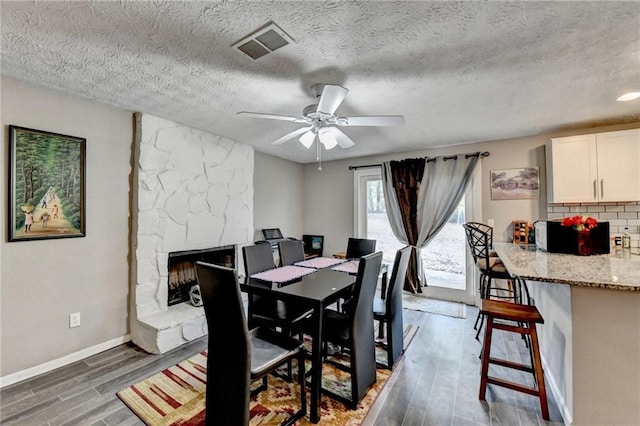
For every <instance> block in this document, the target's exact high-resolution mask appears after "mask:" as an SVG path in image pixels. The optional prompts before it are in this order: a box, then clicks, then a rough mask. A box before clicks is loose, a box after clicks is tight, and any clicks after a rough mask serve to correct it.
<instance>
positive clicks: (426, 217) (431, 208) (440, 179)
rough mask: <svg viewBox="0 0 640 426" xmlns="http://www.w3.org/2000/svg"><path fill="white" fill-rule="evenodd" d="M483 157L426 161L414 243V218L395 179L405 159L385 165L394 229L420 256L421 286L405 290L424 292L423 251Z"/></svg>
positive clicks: (386, 196)
mask: <svg viewBox="0 0 640 426" xmlns="http://www.w3.org/2000/svg"><path fill="white" fill-rule="evenodd" d="M479 158H480V154H479V153H477V154H468V155H465V154H460V155H456V156H447V157H435V158H430V159H428V160H425V161H426V163H425V166H424V173H423V176H422V179H421V181H420V182H419V184H418V191H417V205H416V206H415V211H416V217H415V220H416V221H417V224H416V225H417V231H418V234H417V238H416V241H415V242H413V243H412V242H410V241H409V238H408V236H407V232H406V229H407V227H408V226H410V225H409V224H408V223H407V221H409V220H411V218H409V217H407V216H408V215H407V212H406V211H405V212H403V211H402V208H401V207H400V203H399V202H398V195H397V190H396V188H397V185H398V184H399V183H398V182H394V179H393V176H394V173H393V168H396V167H402V164H401V163H402V162H401V161H390V162H384V163H383V164H382V188H383V191H384V199H385V205H386V208H387V216H388V218H389V223H390V224H391V229H392V231H393V233H394V235H395V236H396V238H398V240H400V242H402V243H404V244H409V245H411V246H413V248H414V249H415V253H416V256H417V259H415V260H416V262H415V263H414V266H415V267H416V269H417V270H416V271H414V272H415V274H416V277H417V279H418V285H417V286H415V287H416V288H415V289H411V288H407V287H406V286H405V289H407V290H409V291H414V290H415V291H418V292H421V286H422V285H426V279H425V276H424V269H423V267H422V257H421V255H420V251H421V249H422V248H423V247H425V246H426V245H427V244H428V243H429V241H431V239H432V238H433V237H435V236H436V234H437V233H438V232H439V231H440V230H441V229H442V227H443V226H444V225H445V224H446V223H447V220H448V219H449V217H450V216H451V215H452V214H453V212H454V211H455V209H456V207H457V206H458V204H459V203H460V200H461V199H462V197H463V196H464V193H465V191H466V189H467V186H468V184H469V182H470V181H471V177H472V175H473V171H474V169H475V167H476V165H477V164H478V160H479ZM396 175H397V174H396ZM409 229H410V228H409Z"/></svg>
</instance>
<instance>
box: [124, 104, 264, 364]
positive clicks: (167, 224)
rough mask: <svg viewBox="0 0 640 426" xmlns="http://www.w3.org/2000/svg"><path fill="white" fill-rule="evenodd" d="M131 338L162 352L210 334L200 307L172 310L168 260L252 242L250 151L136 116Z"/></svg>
mask: <svg viewBox="0 0 640 426" xmlns="http://www.w3.org/2000/svg"><path fill="white" fill-rule="evenodd" d="M135 134H136V138H135V147H134V152H135V157H134V162H133V185H132V187H133V194H132V206H133V207H132V215H133V217H132V237H131V243H132V250H131V253H133V256H132V257H133V258H132V259H131V265H132V266H131V287H132V288H131V308H130V326H131V338H132V340H133V342H134V343H135V344H137V345H138V346H140V347H141V348H143V349H144V350H146V351H148V352H151V353H163V352H166V351H168V350H170V349H173V348H175V347H177V346H179V345H181V344H183V343H185V342H188V341H190V340H193V339H195V338H198V337H200V336H203V335H205V334H206V333H207V325H206V320H205V317H204V310H203V309H202V307H195V306H192V305H191V304H190V303H188V302H179V303H176V304H171V305H169V253H175V252H193V253H196V252H201V251H204V250H205V249H209V248H211V247H229V246H230V247H232V248H233V250H232V253H233V259H232V264H233V265H238V259H237V252H238V250H237V248H238V247H239V246H242V245H246V244H249V243H250V242H251V241H253V233H254V232H253V149H252V148H251V147H250V146H247V145H242V144H239V143H235V142H232V141H230V140H228V139H224V138H222V137H219V136H215V135H212V134H210V133H206V132H203V131H200V130H196V129H193V128H190V127H186V126H183V125H180V124H177V123H174V122H171V121H168V120H164V119H161V118H158V117H154V116H151V115H147V114H136V132H135Z"/></svg>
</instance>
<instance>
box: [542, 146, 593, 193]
mask: <svg viewBox="0 0 640 426" xmlns="http://www.w3.org/2000/svg"><path fill="white" fill-rule="evenodd" d="M546 155H547V197H548V199H547V202H549V203H579V202H596V201H598V188H597V186H596V183H597V178H598V174H597V159H596V136H595V135H594V134H591V135H579V136H569V137H564V138H553V139H551V142H550V143H549V144H548V145H547V150H546Z"/></svg>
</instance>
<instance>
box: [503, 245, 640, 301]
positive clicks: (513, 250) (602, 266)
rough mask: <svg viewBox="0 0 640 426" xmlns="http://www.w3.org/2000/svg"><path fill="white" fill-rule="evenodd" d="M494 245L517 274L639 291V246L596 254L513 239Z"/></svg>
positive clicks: (546, 279) (556, 281)
mask: <svg viewBox="0 0 640 426" xmlns="http://www.w3.org/2000/svg"><path fill="white" fill-rule="evenodd" d="M494 249H495V251H496V252H497V253H498V256H500V259H502V263H504V265H505V267H506V268H507V270H508V271H509V273H510V274H511V275H514V276H517V277H518V278H522V279H525V280H530V281H544V282H550V283H563V284H569V285H575V286H582V287H597V288H608V289H612V290H626V291H640V251H639V250H638V249H637V248H636V249H631V250H624V251H623V250H622V249H619V250H616V251H615V252H612V253H611V254H602V255H594V256H576V255H571V254H562V253H548V252H545V251H542V250H537V249H536V248H535V246H528V245H518V244H512V243H494Z"/></svg>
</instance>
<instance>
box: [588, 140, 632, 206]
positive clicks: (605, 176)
mask: <svg viewBox="0 0 640 426" xmlns="http://www.w3.org/2000/svg"><path fill="white" fill-rule="evenodd" d="M596 146H597V151H598V192H599V194H600V201H637V200H640V129H633V130H623V131H619V132H608V133H598V134H597V135H596Z"/></svg>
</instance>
